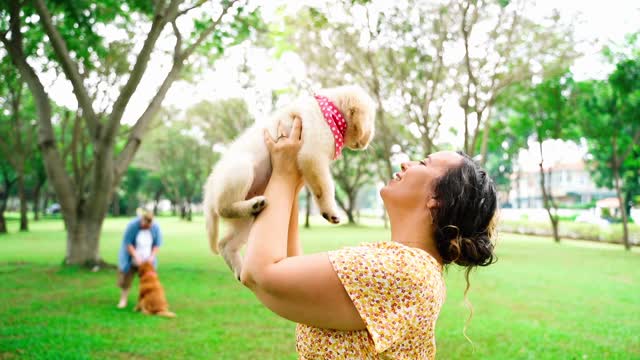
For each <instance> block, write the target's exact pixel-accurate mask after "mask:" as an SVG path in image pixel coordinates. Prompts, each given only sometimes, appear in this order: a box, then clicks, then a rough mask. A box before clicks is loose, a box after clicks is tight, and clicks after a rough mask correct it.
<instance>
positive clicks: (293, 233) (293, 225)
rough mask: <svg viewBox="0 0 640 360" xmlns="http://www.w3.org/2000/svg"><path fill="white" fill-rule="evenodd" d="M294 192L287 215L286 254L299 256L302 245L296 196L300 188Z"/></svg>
mask: <svg viewBox="0 0 640 360" xmlns="http://www.w3.org/2000/svg"><path fill="white" fill-rule="evenodd" d="M301 187H302V185H299V186H298V190H296V192H295V194H296V195H295V196H294V197H293V206H292V207H291V216H290V217H289V238H288V240H287V256H300V255H302V245H301V244H300V234H299V226H298V212H299V210H298V196H297V194H299V193H300V188H301Z"/></svg>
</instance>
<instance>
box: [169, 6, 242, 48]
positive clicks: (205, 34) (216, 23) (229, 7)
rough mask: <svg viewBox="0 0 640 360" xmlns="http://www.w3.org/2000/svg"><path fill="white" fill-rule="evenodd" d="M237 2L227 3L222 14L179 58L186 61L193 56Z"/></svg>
mask: <svg viewBox="0 0 640 360" xmlns="http://www.w3.org/2000/svg"><path fill="white" fill-rule="evenodd" d="M236 2H238V0H231V1H229V3H228V4H227V6H225V7H224V8H222V12H221V13H220V15H219V16H218V18H217V19H216V20H214V21H213V22H212V23H211V25H209V27H208V28H206V29H205V30H204V31H203V32H202V33H201V34H200V36H198V39H197V40H196V41H195V42H194V43H193V44H191V45H190V46H189V47H188V48H186V49H185V50H184V51H183V52H182V53H181V54H180V56H179V59H180V60H182V61H184V60H185V59H186V58H188V57H189V56H191V54H193V52H194V51H195V50H196V49H197V48H198V46H200V44H202V42H203V41H204V40H205V39H207V38H208V37H209V35H211V33H212V32H213V31H214V30H215V29H216V27H218V25H219V24H220V22H221V21H222V17H223V16H224V15H225V14H226V13H227V11H229V9H231V7H232V6H233V4H235V3H236Z"/></svg>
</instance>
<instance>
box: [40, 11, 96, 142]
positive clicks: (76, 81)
mask: <svg viewBox="0 0 640 360" xmlns="http://www.w3.org/2000/svg"><path fill="white" fill-rule="evenodd" d="M34 5H35V7H36V11H37V12H38V15H39V16H40V19H41V20H40V22H41V24H42V27H43V28H44V31H45V33H46V34H47V36H48V37H49V41H51V46H52V47H53V50H54V51H55V53H56V55H57V56H58V61H60V65H61V66H62V69H63V70H64V73H65V75H66V76H67V78H68V79H69V81H71V84H72V85H73V92H74V94H75V95H76V99H77V100H78V106H79V107H80V108H81V109H82V114H83V118H84V119H85V121H86V122H87V126H88V127H89V131H91V134H92V136H93V137H94V138H95V137H97V136H98V133H97V132H98V118H97V116H96V114H95V112H94V110H93V104H92V101H91V98H90V97H89V94H88V93H87V89H86V88H85V87H84V84H83V82H82V77H81V75H80V72H79V71H78V68H77V66H76V64H75V63H74V62H73V60H72V59H71V56H70V55H69V49H67V44H66V43H65V41H64V39H63V38H62V36H61V35H60V32H59V31H58V29H56V27H55V26H54V25H53V22H52V19H51V13H50V12H49V9H47V5H46V4H45V3H44V0H35V1H34Z"/></svg>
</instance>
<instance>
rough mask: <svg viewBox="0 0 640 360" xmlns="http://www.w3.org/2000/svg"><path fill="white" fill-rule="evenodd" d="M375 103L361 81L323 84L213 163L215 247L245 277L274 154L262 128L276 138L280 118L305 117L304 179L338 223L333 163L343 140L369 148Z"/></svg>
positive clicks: (210, 224)
mask: <svg viewBox="0 0 640 360" xmlns="http://www.w3.org/2000/svg"><path fill="white" fill-rule="evenodd" d="M375 112H376V108H375V103H374V101H373V99H372V98H371V97H370V96H369V95H368V94H367V93H366V92H365V91H364V90H363V89H362V88H360V87H359V86H353V85H352V86H341V87H336V88H330V89H324V90H321V91H319V92H318V93H317V94H316V95H314V96H302V97H299V98H298V99H296V100H295V101H294V102H293V103H292V104H290V105H288V106H286V107H284V108H283V109H280V110H279V111H276V112H275V114H273V115H272V116H271V118H270V119H269V120H268V121H267V123H266V124H255V125H253V126H251V127H250V128H248V129H247V130H245V131H244V133H242V134H241V135H240V136H239V137H238V138H237V139H236V140H235V141H234V142H233V143H231V145H230V146H229V148H228V149H227V151H226V152H225V154H224V156H223V157H222V158H221V159H220V160H219V161H218V162H217V164H216V165H215V166H214V168H213V171H212V173H211V175H209V178H208V179H207V182H206V184H205V188H204V213H205V221H206V227H207V233H208V236H209V243H210V246H211V250H212V251H213V252H214V253H221V254H222V256H223V258H224V260H225V261H226V263H227V265H229V267H230V268H231V269H232V270H233V272H234V273H235V275H236V278H240V270H241V265H242V264H241V262H242V261H241V257H240V253H239V251H240V248H241V247H242V246H243V245H244V244H246V242H247V237H248V235H249V230H250V228H251V224H252V222H253V216H255V215H257V214H258V213H260V211H262V209H264V208H265V206H267V199H266V198H265V197H264V196H262V195H263V194H264V190H265V188H266V186H267V183H268V181H269V178H270V176H271V160H270V157H269V151H268V150H267V147H266V145H265V144H264V138H263V133H262V131H263V130H262V129H263V128H266V129H267V130H268V131H269V133H270V134H271V136H272V137H273V138H274V139H277V138H278V135H280V134H276V132H277V129H278V123H280V124H281V126H282V127H283V128H284V129H285V130H286V131H287V133H289V132H290V131H291V126H292V123H293V119H294V118H295V117H299V118H300V119H301V120H302V129H303V130H302V140H303V145H302V148H301V149H300V152H299V153H298V158H297V159H292V161H296V162H297V163H298V167H299V168H300V171H301V173H302V176H303V178H304V181H305V183H306V184H307V186H308V187H309V189H310V190H311V192H312V193H313V195H314V198H315V201H316V203H317V205H318V207H319V208H320V212H321V213H322V216H323V217H324V218H325V219H327V221H329V222H331V223H334V224H337V223H339V222H340V218H339V217H338V207H337V205H336V201H335V198H334V196H335V185H334V183H333V178H332V177H331V172H330V170H329V164H330V163H331V162H332V160H335V159H336V158H338V157H339V155H340V151H341V148H342V146H346V147H348V148H350V149H354V150H362V149H365V148H366V147H367V146H368V145H369V143H370V142H371V139H372V138H373V136H374V132H375ZM220 217H223V218H225V220H227V221H225V224H226V225H227V229H228V230H227V233H226V234H225V236H224V237H223V238H222V239H221V240H220V242H218V222H219V218H220Z"/></svg>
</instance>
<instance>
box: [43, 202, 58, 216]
mask: <svg viewBox="0 0 640 360" xmlns="http://www.w3.org/2000/svg"><path fill="white" fill-rule="evenodd" d="M46 212H47V214H49V215H53V214H60V204H57V203H56V204H51V206H49V207H48V208H47V210H46Z"/></svg>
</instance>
